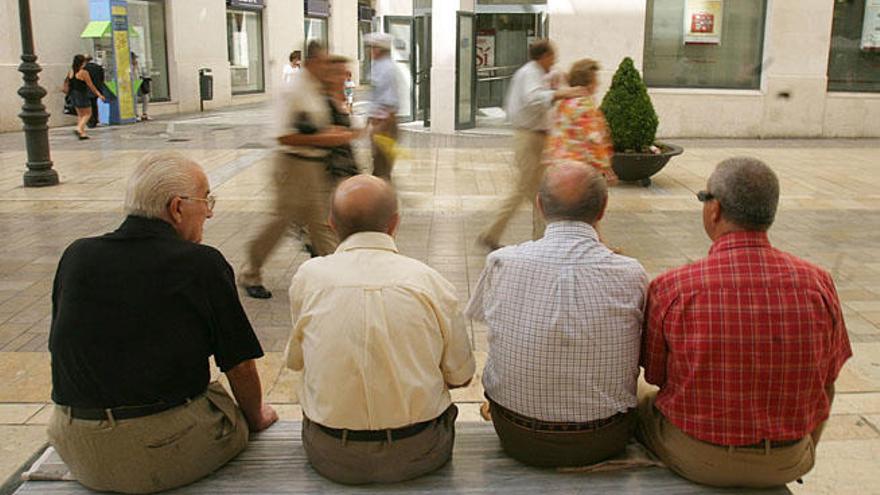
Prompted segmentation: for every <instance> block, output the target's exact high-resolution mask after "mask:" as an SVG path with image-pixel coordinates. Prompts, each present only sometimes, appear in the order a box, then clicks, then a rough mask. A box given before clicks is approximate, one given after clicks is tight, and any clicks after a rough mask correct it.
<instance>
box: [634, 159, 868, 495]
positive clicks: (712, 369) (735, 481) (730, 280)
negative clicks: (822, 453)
mask: <svg viewBox="0 0 880 495" xmlns="http://www.w3.org/2000/svg"><path fill="white" fill-rule="evenodd" d="M697 197H698V198H699V200H700V201H701V202H703V226H704V228H705V229H706V233H707V234H708V235H709V238H711V239H712V241H713V244H712V248H711V249H710V250H709V256H708V257H706V258H704V259H702V260H700V261H697V262H696V263H692V264H689V265H685V266H683V267H680V268H677V269H674V270H671V271H669V272H666V273H664V274H663V275H661V276H660V277H658V278H657V279H655V280H654V281H653V282H652V283H651V285H650V287H649V289H648V300H647V310H646V316H645V332H644V334H643V342H642V354H641V365H642V366H643V367H644V368H645V379H646V380H647V381H648V382H649V383H652V384H654V385H657V386H658V387H660V390H659V392H653V393H650V394H647V395H644V396H643V397H641V398H640V401H639V416H640V422H639V428H638V436H639V438H640V439H641V440H642V442H643V443H644V444H645V445H646V446H647V447H648V448H649V449H651V450H652V451H653V452H654V453H655V454H657V456H658V457H660V459H661V460H663V462H665V463H666V464H667V465H668V466H669V467H670V469H672V470H673V471H675V472H677V473H678V474H680V475H681V476H684V477H685V478H688V479H690V480H693V481H696V482H699V483H704V484H707V485H714V486H742V487H766V486H774V485H782V484H785V483H788V482H790V481H794V480H796V479H798V478H800V477H801V476H803V475H804V474H805V473H807V472H808V471H809V470H810V469H811V468H812V467H813V463H814V461H815V448H816V443H817V442H818V441H819V436H820V435H821V433H822V428H823V426H824V424H825V420H826V419H828V414H829V412H830V409H831V401H832V399H833V398H834V381H835V379H836V378H837V374H838V373H839V372H840V369H841V367H842V366H843V363H844V362H845V361H846V360H847V359H848V358H849V357H850V356H852V350H851V349H850V345H849V339H848V338H847V333H846V327H845V326H844V322H843V314H842V312H841V309H840V301H839V300H838V297H837V292H836V290H835V288H834V282H833V281H832V280H831V276H830V275H829V274H828V273H827V272H825V271H824V270H822V269H821V268H819V267H817V266H815V265H813V264H811V263H808V262H806V261H804V260H802V259H799V258H797V257H795V256H792V255H790V254H788V253H784V252H782V251H779V250H777V249H775V248H773V247H772V246H771V245H770V241H769V240H768V238H767V229H769V228H770V225H771V224H772V223H773V218H774V216H775V214H776V206H777V204H778V202H779V181H778V179H777V178H776V175H775V174H774V173H773V171H772V170H770V168H769V167H768V166H767V165H765V164H764V163H763V162H761V161H759V160H756V159H752V158H731V159H729V160H725V161H723V162H721V163H720V164H719V165H718V167H717V168H716V169H715V172H714V173H713V174H712V176H711V177H710V178H709V183H708V186H707V190H706V191H700V193H698V195H697Z"/></svg>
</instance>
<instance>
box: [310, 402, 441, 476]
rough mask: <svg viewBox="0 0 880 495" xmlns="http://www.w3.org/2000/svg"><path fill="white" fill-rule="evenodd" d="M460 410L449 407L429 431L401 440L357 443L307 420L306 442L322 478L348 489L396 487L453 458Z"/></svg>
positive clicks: (428, 428)
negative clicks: (350, 486) (347, 486)
mask: <svg viewBox="0 0 880 495" xmlns="http://www.w3.org/2000/svg"><path fill="white" fill-rule="evenodd" d="M457 416H458V408H457V407H456V406H455V404H453V405H451V406H449V409H447V410H446V411H445V412H444V413H443V414H441V415H440V417H439V418H437V420H436V421H435V422H434V423H433V424H431V425H429V426H428V427H427V428H425V430H423V431H421V432H419V433H417V434H415V435H413V436H411V437H408V438H404V439H401V440H391V441H378V442H353V441H350V440H342V439H340V438H336V437H334V436H331V435H329V434H327V433H326V432H324V430H322V429H321V427H320V426H318V425H317V424H316V423H314V422H312V421H310V420H309V419H308V418H306V417H303V429H302V442H303V448H304V449H305V451H306V457H307V458H308V459H309V463H310V464H311V465H312V467H313V468H314V469H315V471H317V472H318V473H319V474H320V475H321V476H323V477H325V478H327V479H329V480H332V481H335V482H337V483H344V484H347V485H361V484H366V483H396V482H398V481H404V480H409V479H413V478H418V477H419V476H423V475H426V474H428V473H431V472H433V471H436V470H437V469H440V468H441V467H443V466H444V465H445V464H446V463H447V462H449V460H450V459H451V458H452V447H453V445H454V444H455V418H456V417H457Z"/></svg>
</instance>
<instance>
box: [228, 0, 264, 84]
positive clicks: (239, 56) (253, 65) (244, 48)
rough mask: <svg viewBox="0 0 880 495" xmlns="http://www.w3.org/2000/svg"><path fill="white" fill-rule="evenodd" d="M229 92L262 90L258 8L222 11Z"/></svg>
mask: <svg viewBox="0 0 880 495" xmlns="http://www.w3.org/2000/svg"><path fill="white" fill-rule="evenodd" d="M226 33H227V46H228V48H229V70H230V71H231V72H232V74H231V75H232V94H234V95H235V94H242V93H259V92H261V91H263V89H264V88H265V86H264V85H263V16H262V14H261V13H260V12H259V11H246V10H233V9H229V10H227V11H226Z"/></svg>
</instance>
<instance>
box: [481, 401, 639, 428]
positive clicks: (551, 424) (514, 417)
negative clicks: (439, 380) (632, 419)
mask: <svg viewBox="0 0 880 495" xmlns="http://www.w3.org/2000/svg"><path fill="white" fill-rule="evenodd" d="M489 403H490V404H491V405H490V408H489V412H490V413H491V414H492V415H495V414H498V415H499V416H501V417H503V418H504V419H506V420H507V421H509V422H511V423H513V424H515V425H518V426H522V427H525V428H528V429H530V430H536V431H592V430H598V429H599V428H602V427H604V426H608V425H610V424H612V423H616V422H618V421H620V420H622V419H623V417H624V416H626V415H627V414H629V412H630V411H627V412H621V413H617V414H615V415H613V416H609V417H607V418H601V419H594V420H593V421H586V422H583V423H575V422H572V423H567V422H556V421H542V420H540V419H534V418H530V417H528V416H523V415H522V414H519V413H516V412H514V411H511V410H510V409H507V408H506V407H503V406H501V405H499V404H498V403H496V402H494V401H492V400H490V401H489Z"/></svg>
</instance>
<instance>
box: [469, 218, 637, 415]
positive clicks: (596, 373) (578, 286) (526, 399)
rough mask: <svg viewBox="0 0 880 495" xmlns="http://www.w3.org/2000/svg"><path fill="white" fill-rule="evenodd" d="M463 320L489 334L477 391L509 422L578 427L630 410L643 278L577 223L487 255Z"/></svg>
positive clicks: (560, 225) (629, 262) (563, 224)
mask: <svg viewBox="0 0 880 495" xmlns="http://www.w3.org/2000/svg"><path fill="white" fill-rule="evenodd" d="M486 265H487V269H486V271H485V272H484V274H483V276H482V278H481V279H480V283H479V285H478V287H477V289H476V291H475V295H474V299H473V300H472V301H471V303H470V306H469V308H468V314H469V315H470V316H473V317H475V318H476V319H480V320H484V321H485V322H486V323H487V324H488V325H489V358H488V361H487V364H486V370H485V371H484V374H483V384H484V386H485V388H486V392H487V394H488V395H489V396H490V397H491V398H492V400H493V401H496V402H498V403H499V404H501V405H502V406H504V407H506V408H509V409H512V410H514V411H516V412H517V413H519V414H522V415H525V416H528V417H531V418H536V419H541V420H544V421H555V422H586V421H592V420H596V419H601V418H606V417H609V416H612V415H614V414H616V413H618V412H623V411H626V410H627V409H628V408H632V407H635V405H636V397H635V389H636V383H635V380H636V377H637V376H638V372H637V369H638V368H637V367H638V349H639V340H640V335H641V322H642V308H643V303H644V295H645V288H646V286H647V275H646V274H645V271H644V269H643V268H642V267H641V265H640V264H639V263H638V262H637V261H635V260H633V259H631V258H627V257H625V256H620V255H616V254H614V253H613V252H611V250H609V249H608V248H607V247H605V246H604V245H602V244H600V243H599V240H598V236H597V235H596V232H595V230H594V229H593V228H592V227H591V226H590V225H588V224H586V223H584V222H569V221H566V222H555V223H552V224H551V225H550V226H549V227H548V229H547V233H546V235H545V237H544V238H543V239H541V240H538V241H532V242H526V243H523V244H520V245H518V246H512V247H508V248H504V249H501V250H498V251H495V252H493V253H492V254H490V255H489V258H488V259H487V261H486Z"/></svg>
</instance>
